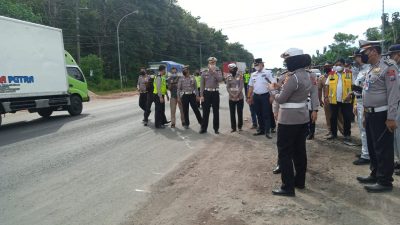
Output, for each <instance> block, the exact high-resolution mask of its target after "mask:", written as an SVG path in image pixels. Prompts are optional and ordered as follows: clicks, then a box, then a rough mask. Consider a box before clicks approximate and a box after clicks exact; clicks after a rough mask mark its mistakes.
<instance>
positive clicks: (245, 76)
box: [243, 73, 251, 84]
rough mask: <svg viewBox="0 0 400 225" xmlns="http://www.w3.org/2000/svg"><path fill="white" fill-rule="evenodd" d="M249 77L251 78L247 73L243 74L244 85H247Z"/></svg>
mask: <svg viewBox="0 0 400 225" xmlns="http://www.w3.org/2000/svg"><path fill="white" fill-rule="evenodd" d="M250 77H251V75H250V74H249V73H245V74H243V78H244V83H245V84H248V83H249V80H250Z"/></svg>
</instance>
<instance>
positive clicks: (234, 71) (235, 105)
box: [226, 63, 244, 133]
mask: <svg viewBox="0 0 400 225" xmlns="http://www.w3.org/2000/svg"><path fill="white" fill-rule="evenodd" d="M228 68H229V74H228V76H227V77H226V90H227V91H228V94H229V111H230V118H231V133H232V132H236V131H237V129H236V115H235V114H236V111H237V116H238V123H237V128H238V129H239V131H242V127H243V105H244V101H243V87H244V82H243V75H241V74H239V73H238V68H237V66H236V64H235V63H231V64H229V65H228Z"/></svg>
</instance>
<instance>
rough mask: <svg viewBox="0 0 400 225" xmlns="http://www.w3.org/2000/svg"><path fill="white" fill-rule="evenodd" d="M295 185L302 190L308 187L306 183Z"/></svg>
mask: <svg viewBox="0 0 400 225" xmlns="http://www.w3.org/2000/svg"><path fill="white" fill-rule="evenodd" d="M295 187H296V188H297V189H301V190H303V189H305V188H306V186H305V185H295Z"/></svg>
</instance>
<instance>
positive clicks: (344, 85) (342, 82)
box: [325, 69, 353, 139]
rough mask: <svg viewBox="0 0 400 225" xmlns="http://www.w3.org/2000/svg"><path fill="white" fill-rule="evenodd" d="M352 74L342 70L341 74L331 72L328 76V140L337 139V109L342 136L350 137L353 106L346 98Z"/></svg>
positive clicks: (349, 92)
mask: <svg viewBox="0 0 400 225" xmlns="http://www.w3.org/2000/svg"><path fill="white" fill-rule="evenodd" d="M352 81H353V74H352V72H351V71H350V70H348V69H344V70H343V71H342V72H337V71H331V72H330V73H329V74H328V77H327V80H326V83H325V84H326V85H328V96H325V97H328V99H329V109H330V113H331V117H330V122H331V133H332V134H331V136H330V137H328V139H334V138H336V137H337V123H338V114H339V109H340V110H341V112H342V114H343V135H344V137H345V138H346V139H349V138H350V135H351V118H352V114H353V110H352V109H353V105H352V103H351V99H349V100H347V99H346V98H347V96H348V95H349V94H351V93H352V89H351V87H352V86H351V85H352Z"/></svg>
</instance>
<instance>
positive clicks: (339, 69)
mask: <svg viewBox="0 0 400 225" xmlns="http://www.w3.org/2000/svg"><path fill="white" fill-rule="evenodd" d="M335 70H336V71H337V72H342V71H343V66H336V69H335Z"/></svg>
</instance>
